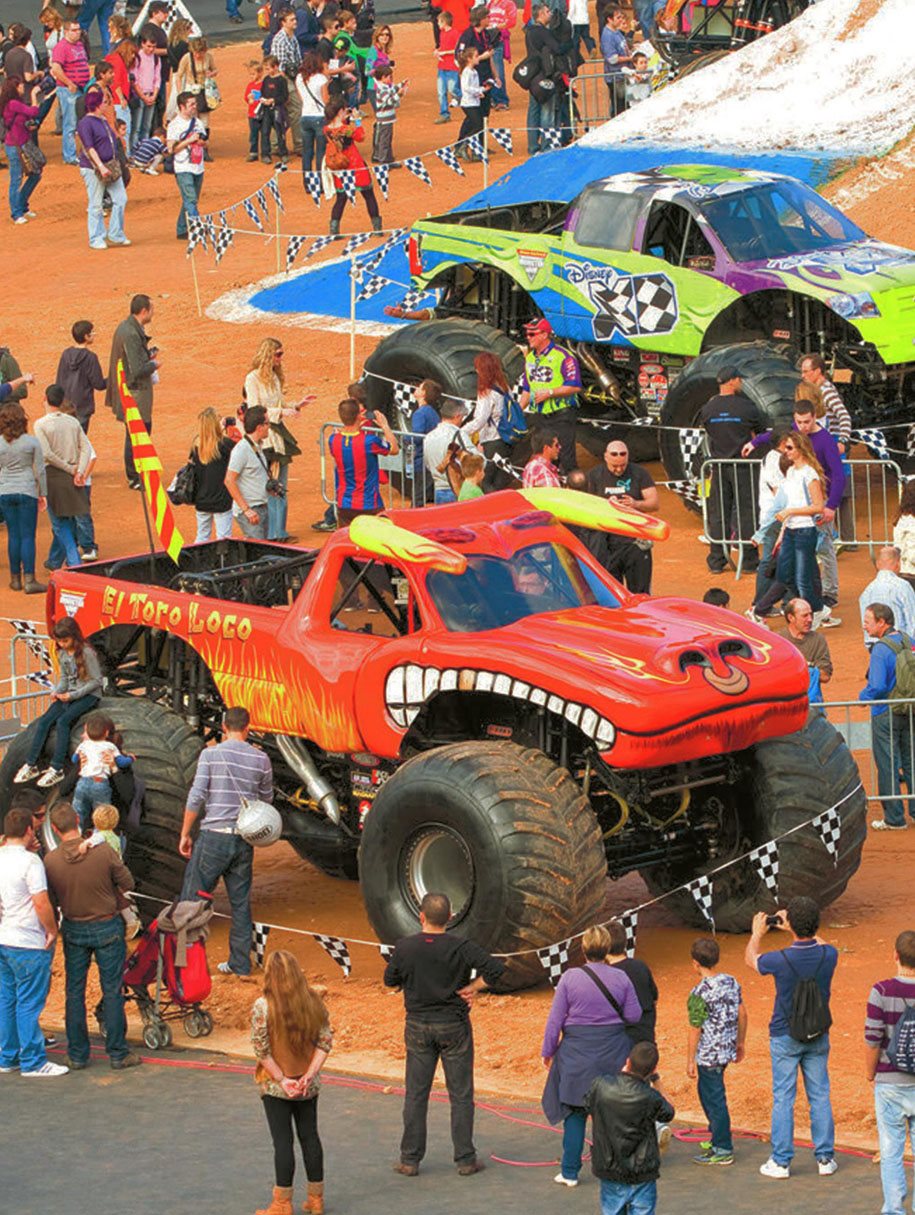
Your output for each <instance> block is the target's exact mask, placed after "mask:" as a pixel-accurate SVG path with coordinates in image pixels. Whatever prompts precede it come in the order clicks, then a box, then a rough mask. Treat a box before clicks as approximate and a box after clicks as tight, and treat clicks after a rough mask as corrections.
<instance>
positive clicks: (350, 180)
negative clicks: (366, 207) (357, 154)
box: [334, 169, 387, 206]
mask: <svg viewBox="0 0 915 1215" xmlns="http://www.w3.org/2000/svg"><path fill="white" fill-rule="evenodd" d="M334 177H336V178H338V180H339V182H340V185H341V186H342V187H343V193H344V194H345V195H346V197H347V198H348V199H349V201H350V203H351V204H352V205H353V206H355V205H356V172H355V170H354V169H341V170H340V172H339V173H335V174H334ZM385 197H387V195H385Z"/></svg>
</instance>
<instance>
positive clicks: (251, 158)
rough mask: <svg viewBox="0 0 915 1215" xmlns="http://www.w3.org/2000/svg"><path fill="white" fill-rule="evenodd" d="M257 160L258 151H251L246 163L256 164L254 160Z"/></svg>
mask: <svg viewBox="0 0 915 1215" xmlns="http://www.w3.org/2000/svg"><path fill="white" fill-rule="evenodd" d="M256 160H257V153H256V152H249V153H248V155H247V156H246V157H245V163H246V164H249V165H250V164H254V162H255V161H256Z"/></svg>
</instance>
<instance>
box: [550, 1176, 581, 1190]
mask: <svg viewBox="0 0 915 1215" xmlns="http://www.w3.org/2000/svg"><path fill="white" fill-rule="evenodd" d="M553 1180H554V1181H555V1182H556V1184H557V1185H567V1186H568V1187H569V1189H570V1190H574V1189H575V1187H576V1186H577V1185H578V1178H577V1177H563V1175H562V1173H557V1174H556V1176H555V1177H554V1178H553Z"/></svg>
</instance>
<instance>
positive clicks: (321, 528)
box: [311, 519, 337, 532]
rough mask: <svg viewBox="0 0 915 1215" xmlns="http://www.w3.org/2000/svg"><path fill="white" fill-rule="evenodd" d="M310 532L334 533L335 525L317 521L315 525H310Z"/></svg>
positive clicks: (321, 520)
mask: <svg viewBox="0 0 915 1215" xmlns="http://www.w3.org/2000/svg"><path fill="white" fill-rule="evenodd" d="M311 530H312V531H313V532H335V531H336V530H337V525H336V523H329V522H328V521H327V519H319V520H318V522H317V523H312V525H311Z"/></svg>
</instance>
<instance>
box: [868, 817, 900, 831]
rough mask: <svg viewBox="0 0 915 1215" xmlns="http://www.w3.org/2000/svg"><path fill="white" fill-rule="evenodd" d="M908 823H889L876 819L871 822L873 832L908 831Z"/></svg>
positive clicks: (883, 819) (882, 819)
mask: <svg viewBox="0 0 915 1215" xmlns="http://www.w3.org/2000/svg"><path fill="white" fill-rule="evenodd" d="M908 826H909V824H908V823H888V822H887V821H886V819H885V818H875V819H874V820H873V821H872V822H871V830H872V831H906V830H908Z"/></svg>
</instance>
